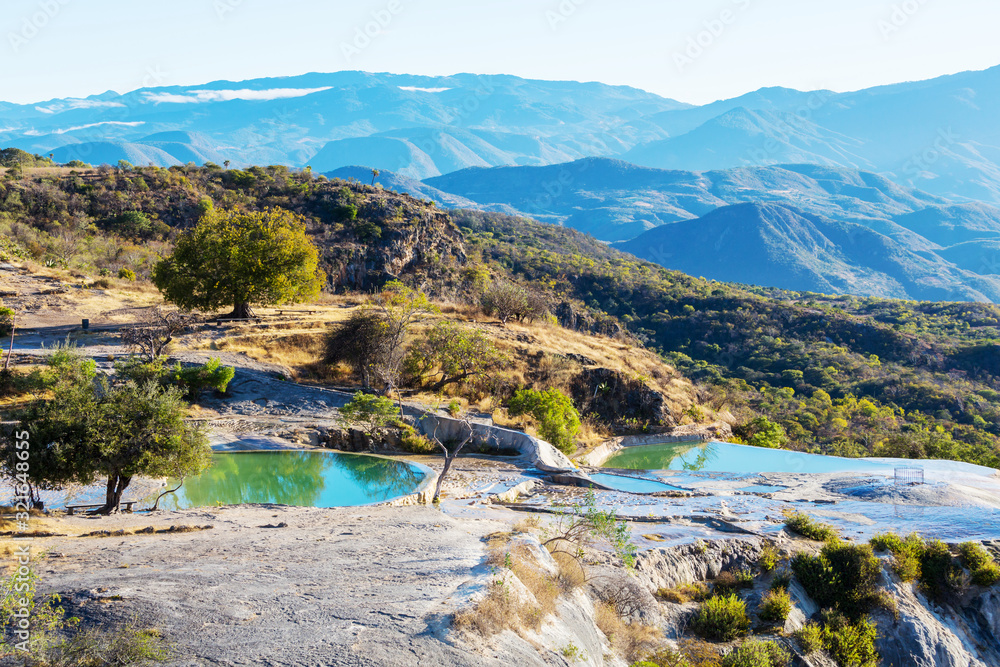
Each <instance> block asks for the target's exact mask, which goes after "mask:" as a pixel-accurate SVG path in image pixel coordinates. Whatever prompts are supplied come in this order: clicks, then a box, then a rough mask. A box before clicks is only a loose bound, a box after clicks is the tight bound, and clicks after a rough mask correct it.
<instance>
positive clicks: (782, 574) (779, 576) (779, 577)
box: [770, 570, 792, 591]
mask: <svg viewBox="0 0 1000 667" xmlns="http://www.w3.org/2000/svg"><path fill="white" fill-rule="evenodd" d="M791 585H792V573H791V571H789V570H780V571H778V572H775V573H774V576H773V577H771V584H770V589H771V590H772V591H773V590H776V589H778V588H784V589H785V590H788V587H789V586H791Z"/></svg>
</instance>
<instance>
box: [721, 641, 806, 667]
mask: <svg viewBox="0 0 1000 667" xmlns="http://www.w3.org/2000/svg"><path fill="white" fill-rule="evenodd" d="M791 659H792V656H791V654H789V653H788V651H786V650H785V649H784V648H782V647H781V646H780V645H779V644H778V643H777V642H772V641H760V640H757V639H751V640H750V641H748V642H745V643H743V644H741V645H740V646H739V647H738V648H737V649H736V650H735V651H733V652H732V653H730V654H729V655H727V656H726V657H725V658H723V659H722V667H785V665H787V664H788V663H789V661H790V660H791Z"/></svg>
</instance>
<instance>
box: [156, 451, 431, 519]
mask: <svg viewBox="0 0 1000 667" xmlns="http://www.w3.org/2000/svg"><path fill="white" fill-rule="evenodd" d="M425 476H426V472H425V470H424V469H423V468H421V467H420V466H417V465H415V464H412V463H408V462H405V461H395V460H391V459H384V458H379V457H375V456H365V455H361V454H341V453H335V452H304V451H302V452H287V451H286V452H232V453H216V454H213V455H212V467H211V468H209V469H208V470H207V471H205V472H204V473H202V474H201V475H199V476H197V477H192V478H190V479H188V480H185V482H184V485H183V486H182V487H181V489H180V491H178V492H177V493H176V494H172V495H167V496H164V498H163V499H162V500H161V501H160V507H161V508H163V509H189V508H193V507H208V506H215V505H242V504H276V505H292V506H298V507H353V506H358V505H368V504H371V503H377V502H383V501H386V500H392V499H394V498H399V497H401V496H406V495H409V494H411V493H413V492H414V491H416V490H417V488H418V487H419V486H420V484H421V482H423V480H424V478H425ZM154 498H155V496H154Z"/></svg>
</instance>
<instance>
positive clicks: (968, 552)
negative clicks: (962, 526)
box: [958, 542, 993, 570]
mask: <svg viewBox="0 0 1000 667" xmlns="http://www.w3.org/2000/svg"><path fill="white" fill-rule="evenodd" d="M958 555H959V558H961V559H962V565H964V566H965V567H967V568H969V569H970V570H978V569H979V568H981V567H983V566H984V565H986V564H988V563H992V562H993V556H991V555H990V553H989V552H988V551H987V550H986V549H984V548H983V545H982V544H980V543H979V542H962V543H961V544H960V545H958Z"/></svg>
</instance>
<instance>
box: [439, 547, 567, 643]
mask: <svg viewBox="0 0 1000 667" xmlns="http://www.w3.org/2000/svg"><path fill="white" fill-rule="evenodd" d="M510 535H511V534H510V533H495V534H493V535H490V536H487V540H488V541H487V556H486V562H487V564H489V565H490V566H492V567H493V568H494V569H495V571H497V572H498V573H500V574H501V575H503V574H505V573H506V572H507V571H509V572H510V574H512V575H513V576H514V577H516V578H517V580H518V581H520V582H521V583H522V584H523V585H524V586H525V588H527V589H528V590H529V591H530V592H531V594H532V595H533V596H534V599H535V602H534V603H531V602H527V601H525V600H520V599H518V598H517V596H515V595H514V594H513V593H512V592H511V591H510V590H509V588H508V586H507V585H506V584H505V583H504V580H503V577H502V576H498V577H497V578H496V579H494V581H493V582H492V583H491V584H490V588H489V590H488V591H487V593H486V596H485V597H484V598H483V599H482V600H480V601H479V603H478V604H477V605H476V606H475V607H474V608H473V609H470V610H468V611H464V612H460V613H459V614H457V615H456V616H455V626H456V627H459V628H465V629H467V630H471V631H473V632H476V633H478V634H480V635H482V636H484V637H489V636H492V635H495V634H497V633H499V632H502V631H504V630H514V631H515V632H516V631H520V630H524V629H531V630H535V631H537V630H538V629H539V628H540V627H541V624H542V620H543V619H544V618H545V616H546V615H548V614H552V613H554V612H555V610H556V600H557V599H558V597H559V594H560V592H561V590H560V586H559V582H558V581H557V579H556V578H555V577H553V576H552V575H550V574H549V573H548V572H546V571H544V570H543V569H542V568H541V567H540V566H539V565H538V563H537V562H536V561H535V559H534V557H533V556H532V553H531V551H530V550H529V549H528V548H527V547H525V546H524V545H513V546H512V545H511V544H510Z"/></svg>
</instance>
